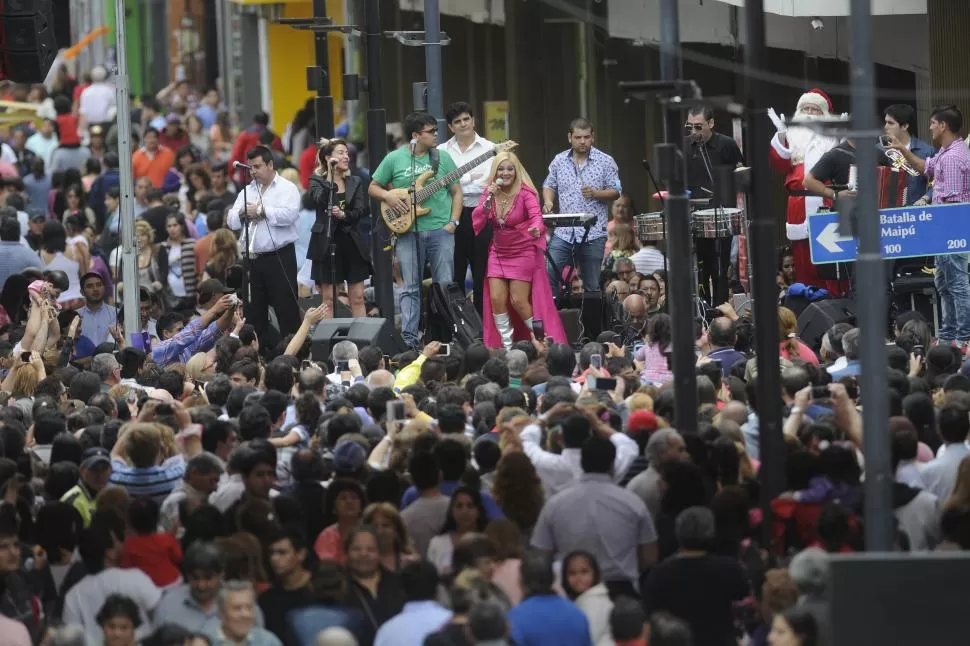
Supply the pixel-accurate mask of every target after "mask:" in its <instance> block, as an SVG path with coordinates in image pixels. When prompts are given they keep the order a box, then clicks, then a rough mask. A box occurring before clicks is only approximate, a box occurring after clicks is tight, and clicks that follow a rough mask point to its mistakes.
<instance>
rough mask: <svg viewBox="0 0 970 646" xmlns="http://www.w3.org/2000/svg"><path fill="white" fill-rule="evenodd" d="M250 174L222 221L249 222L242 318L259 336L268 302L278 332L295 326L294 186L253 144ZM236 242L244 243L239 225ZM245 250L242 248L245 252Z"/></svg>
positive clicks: (297, 195) (297, 205)
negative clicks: (246, 298)
mask: <svg viewBox="0 0 970 646" xmlns="http://www.w3.org/2000/svg"><path fill="white" fill-rule="evenodd" d="M246 159H247V160H248V161H249V165H250V173H251V175H252V177H253V181H251V182H250V183H249V184H248V185H247V186H246V187H245V188H244V189H243V190H240V192H239V195H237V196H236V202H235V204H233V206H232V208H231V209H229V217H228V218H227V224H228V225H229V228H230V229H232V230H233V231H239V230H240V229H242V228H243V226H244V225H245V226H247V227H248V228H249V231H248V236H249V238H248V245H249V249H248V251H249V256H250V259H251V262H250V275H249V286H248V287H249V303H248V304H247V306H246V320H247V321H249V322H250V323H252V325H253V327H255V328H256V333H257V334H258V335H259V337H260V338H263V336H264V334H265V332H266V330H267V328H268V327H269V307H270V306H272V307H273V310H274V311H275V312H276V320H277V321H278V322H279V329H280V334H281V335H282V336H286V335H287V334H290V333H293V332H296V330H297V328H299V327H300V323H301V322H302V318H303V317H301V316H300V308H299V306H298V305H297V291H296V289H297V288H296V273H297V272H296V248H295V245H294V243H295V242H296V239H297V237H299V232H298V230H297V223H298V222H299V219H300V189H299V188H297V187H296V185H295V184H293V183H292V182H290V181H289V180H286V179H284V178H282V177H280V174H279V173H277V172H276V166H275V164H274V162H273V153H272V151H271V150H270V149H269V148H267V147H266V146H262V145H259V146H254V147H253V149H252V150H250V151H249V153H248V154H247V155H246ZM240 242H241V243H242V244H243V245H246V244H247V232H246V231H244V232H243V234H242V236H241V238H240ZM245 254H246V251H245V250H244V251H243V257H244V258H245Z"/></svg>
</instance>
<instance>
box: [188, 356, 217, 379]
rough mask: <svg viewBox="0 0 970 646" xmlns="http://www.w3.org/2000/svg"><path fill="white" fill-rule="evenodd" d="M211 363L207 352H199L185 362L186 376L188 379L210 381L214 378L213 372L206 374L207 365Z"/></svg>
mask: <svg viewBox="0 0 970 646" xmlns="http://www.w3.org/2000/svg"><path fill="white" fill-rule="evenodd" d="M208 363H209V356H208V355H207V354H206V353H205V352H197V353H195V354H193V355H192V358H191V359H189V360H188V361H186V362H185V376H186V377H187V378H188V379H197V380H199V381H208V380H209V379H211V378H212V371H208V372H206V369H205V368H206V365H208Z"/></svg>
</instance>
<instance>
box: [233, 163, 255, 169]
mask: <svg viewBox="0 0 970 646" xmlns="http://www.w3.org/2000/svg"><path fill="white" fill-rule="evenodd" d="M232 167H233V168H245V169H246V170H252V169H253V167H252V166H250V165H249V164H244V163H242V162H238V161H235V162H232Z"/></svg>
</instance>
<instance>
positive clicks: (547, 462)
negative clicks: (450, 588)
mask: <svg viewBox="0 0 970 646" xmlns="http://www.w3.org/2000/svg"><path fill="white" fill-rule="evenodd" d="M541 437H542V431H541V429H540V428H539V426H538V425H537V424H530V425H529V426H526V427H525V428H524V429H523V430H522V451H523V453H525V454H526V455H527V456H528V457H529V459H530V460H532V464H534V465H535V468H536V472H537V473H538V474H539V480H540V481H541V482H542V487H543V489H545V492H546V496H547V497H549V496H552V495H553V494H556V493H558V492H560V491H562V490H563V489H566V488H568V487H569V486H570V485H571V484H573V483H574V482H576V481H577V480H579V477H580V476H581V475H583V467H582V465H581V464H580V451H579V449H563V451H562V453H560V454H556V453H549V452H548V451H546V450H544V449H543V448H542V447H541V446H540V440H541ZM610 442H612V443H613V446H615V447H616V459H615V460H614V461H613V481H614V482H620V481H621V480H623V476H624V475H626V472H627V470H628V469H629V468H630V465H632V464H633V461H634V460H635V459H636V458H637V456H638V455H639V454H640V447H639V446H638V445H637V443H636V442H635V441H634V440H633V439H632V438H630V437H627V436H626V435H624V434H623V433H613V434H612V435H610ZM430 552H431V551H430V548H429V550H428V553H429V559H430Z"/></svg>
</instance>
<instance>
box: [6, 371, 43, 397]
mask: <svg viewBox="0 0 970 646" xmlns="http://www.w3.org/2000/svg"><path fill="white" fill-rule="evenodd" d="M38 377H39V374H38V373H37V368H35V367H34V366H32V365H30V364H29V363H25V364H23V365H21V366H20V367H19V368H17V369H16V370H15V371H14V373H13V382H12V383H11V384H10V396H11V397H13V398H17V397H33V395H34V390H35V389H36V388H37V382H38V381H39V380H38Z"/></svg>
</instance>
